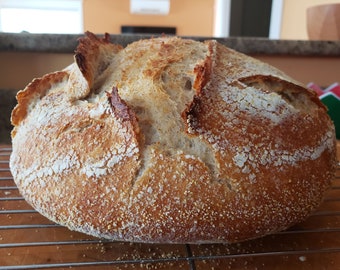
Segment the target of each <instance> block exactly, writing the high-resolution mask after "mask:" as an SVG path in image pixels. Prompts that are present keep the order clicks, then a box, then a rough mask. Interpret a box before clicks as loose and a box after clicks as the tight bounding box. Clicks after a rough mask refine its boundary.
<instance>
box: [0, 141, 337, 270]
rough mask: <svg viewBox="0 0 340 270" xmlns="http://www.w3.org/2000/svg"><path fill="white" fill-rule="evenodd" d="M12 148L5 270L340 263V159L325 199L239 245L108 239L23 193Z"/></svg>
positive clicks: (0, 184) (2, 186) (2, 198)
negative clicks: (72, 224)
mask: <svg viewBox="0 0 340 270" xmlns="http://www.w3.org/2000/svg"><path fill="white" fill-rule="evenodd" d="M338 144H339V143H338ZM338 146H340V145H338ZM338 148H339V147H338ZM10 153H11V147H10V146H4V145H2V146H1V145H0V270H1V269H6V270H10V269H70V268H74V269H189V270H199V269H214V270H217V269H299V270H301V269H340V167H338V169H337V173H336V179H335V180H334V182H333V185H332V188H331V189H330V190H329V191H328V192H327V194H326V197H325V200H324V202H323V204H322V205H321V207H320V208H319V209H318V210H317V211H316V212H315V213H313V214H312V215H311V216H310V217H309V218H308V219H307V220H306V221H304V222H302V223H300V224H298V225H296V226H294V227H293V228H290V229H289V230H287V231H284V232H280V233H277V234H274V235H270V236H267V237H264V238H261V239H256V240H252V241H247V242H244V243H240V244H231V245H227V244H205V245H155V244H134V243H124V242H111V241H106V240H100V239H97V238H92V237H89V236H87V235H84V234H81V233H77V232H72V231H69V230H68V229H67V228H64V227H62V226H59V225H57V224H54V223H52V222H51V221H49V220H48V219H46V218H44V217H43V216H41V215H40V214H39V213H37V212H36V211H35V210H34V209H33V208H32V207H30V206H29V205H28V204H27V203H26V202H25V200H24V199H23V198H22V197H21V195H20V194H19V192H18V189H17V188H16V186H15V184H14V182H13V178H12V175H11V173H10V170H9V157H10Z"/></svg>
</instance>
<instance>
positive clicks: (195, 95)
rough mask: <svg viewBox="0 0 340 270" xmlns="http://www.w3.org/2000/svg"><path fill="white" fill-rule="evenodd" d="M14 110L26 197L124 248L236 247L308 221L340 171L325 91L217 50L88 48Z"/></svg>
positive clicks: (211, 46)
mask: <svg viewBox="0 0 340 270" xmlns="http://www.w3.org/2000/svg"><path fill="white" fill-rule="evenodd" d="M17 100H18V105H17V106H16V107H15V109H14V110H13V112H12V123H13V125H14V129H13V131H12V139H13V152H12V155H11V159H10V168H11V172H12V174H13V177H14V180H15V182H16V184H17V186H18V188H19V190H20V192H21V193H22V195H23V196H24V198H25V199H26V200H27V201H28V202H29V203H30V204H31V205H32V206H33V207H34V208H35V209H36V210H38V211H39V212H40V213H41V214H43V215H45V216H46V217H48V218H49V219H51V220H53V221H54V222H57V223H59V224H62V225H64V226H67V227H68V228H70V229H71V230H76V231H80V232H84V233H87V234H90V235H94V236H98V237H103V238H108V239H114V240H124V241H135V242H154V243H207V242H227V243H231V242H238V241H243V240H246V239H251V238H256V237H260V236H263V235H267V234H270V233H274V232H277V231H280V230H284V229H286V228H288V227H289V226H291V225H293V224H295V223H297V222H300V221H302V220H304V219H305V218H306V217H307V216H308V215H309V214H310V213H311V212H312V211H313V210H314V209H315V208H316V207H317V206H318V205H319V204H320V202H321V201H322V198H323V194H324V192H325V191H326V190H327V188H329V186H330V181H331V179H332V177H333V176H334V172H335V166H336V151H335V148H336V146H335V132H334V126H333V124H332V122H331V121H330V119H329V117H328V115H327V113H326V109H325V107H324V106H323V105H322V104H321V103H320V101H319V100H318V98H317V97H316V95H314V94H313V93H312V92H311V91H309V90H307V89H305V88H304V87H303V86H302V85H300V84H299V83H297V82H296V81H294V80H292V79H291V78H290V77H288V76H287V75H285V74H284V73H282V72H281V71H279V70H277V69H275V68H273V67H271V66H269V65H267V64H265V63H262V62H259V61H257V60H255V59H253V58H250V57H248V56H245V55H243V54H240V53H238V52H236V51H234V50H231V49H228V48H226V47H225V46H223V45H221V44H219V43H218V42H216V41H213V40H209V41H206V42H198V41H193V40H189V39H181V38H177V37H159V38H152V39H148V40H140V41H137V42H135V43H132V44H130V45H128V46H127V47H126V48H122V47H121V46H119V45H114V44H112V43H110V40H109V36H108V35H105V36H104V37H103V38H99V37H97V36H95V35H93V34H91V33H86V36H85V37H84V38H82V39H80V40H79V46H78V48H77V50H76V53H75V62H74V63H73V64H72V65H70V66H69V67H67V68H65V69H64V70H62V71H58V72H55V73H51V74H47V75H45V76H43V77H42V78H39V79H34V80H33V81H32V82H31V83H30V84H29V85H28V86H27V87H26V88H25V89H24V90H22V91H20V92H19V93H18V95H17Z"/></svg>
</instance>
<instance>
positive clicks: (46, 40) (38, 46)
mask: <svg viewBox="0 0 340 270" xmlns="http://www.w3.org/2000/svg"><path fill="white" fill-rule="evenodd" d="M82 36H83V35H70V34H29V33H21V34H14V33H0V52H1V51H12V52H13V51H15V52H18V51H20V52H53V53H73V52H74V49H75V48H76V46H77V43H78V42H77V40H78V38H80V37H82ZM150 37H151V36H150V35H128V34H125V35H111V41H112V42H113V43H119V44H121V45H123V46H126V45H127V44H129V43H131V42H133V41H136V40H139V39H143V38H150ZM188 38H193V39H196V40H206V39H211V37H188ZM214 39H216V40H218V41H219V42H220V43H222V44H224V45H226V46H228V47H230V48H232V49H235V50H237V51H240V52H243V53H245V54H251V55H255V54H266V55H300V56H340V41H308V40H271V39H267V38H252V37H228V38H214Z"/></svg>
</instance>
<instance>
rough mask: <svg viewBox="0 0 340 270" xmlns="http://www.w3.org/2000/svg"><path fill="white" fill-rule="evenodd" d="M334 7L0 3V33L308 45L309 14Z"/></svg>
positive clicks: (292, 0) (215, 0) (231, 1)
mask: <svg viewBox="0 0 340 270" xmlns="http://www.w3.org/2000/svg"><path fill="white" fill-rule="evenodd" d="M330 2H332V3H340V1H329V0H298V1H296V0H0V31H2V32H17V33H18V32H22V31H27V32H30V33H82V32H84V31H86V30H90V31H92V32H94V33H104V32H109V33H111V34H120V33H123V32H130V33H131V32H134V33H136V32H141V31H142V32H157V31H158V32H159V31H161V30H163V32H167V31H170V32H169V33H176V34H177V35H184V36H209V37H210V36H214V37H228V36H251V37H268V38H272V39H293V40H305V39H308V33H307V25H306V10H307V9H308V8H309V7H311V6H315V5H321V4H326V3H330ZM131 26H134V27H139V28H131ZM127 27H130V28H127ZM145 27H148V28H145ZM151 27H157V28H156V29H152V28H151ZM164 27H167V28H170V29H164ZM174 31H175V32H174Z"/></svg>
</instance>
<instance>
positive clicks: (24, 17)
mask: <svg viewBox="0 0 340 270" xmlns="http://www.w3.org/2000/svg"><path fill="white" fill-rule="evenodd" d="M0 31H2V32H12V33H20V32H23V31H26V32H29V33H52V34H58V33H60V34H77V33H81V32H83V16H82V0H32V1H30V0H0Z"/></svg>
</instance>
